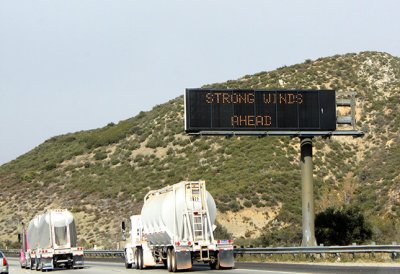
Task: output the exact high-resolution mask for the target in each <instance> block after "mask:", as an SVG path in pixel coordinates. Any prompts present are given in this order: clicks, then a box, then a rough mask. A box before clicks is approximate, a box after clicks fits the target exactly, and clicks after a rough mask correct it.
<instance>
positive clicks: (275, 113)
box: [185, 89, 336, 133]
mask: <svg viewBox="0 0 400 274" xmlns="http://www.w3.org/2000/svg"><path fill="white" fill-rule="evenodd" d="M185 112H186V115H185V119H186V121H185V130H186V132H188V133H196V132H201V131H333V130H336V93H335V91H334V90H232V89H221V90H217V89H186V94H185Z"/></svg>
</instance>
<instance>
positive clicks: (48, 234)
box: [26, 209, 84, 271]
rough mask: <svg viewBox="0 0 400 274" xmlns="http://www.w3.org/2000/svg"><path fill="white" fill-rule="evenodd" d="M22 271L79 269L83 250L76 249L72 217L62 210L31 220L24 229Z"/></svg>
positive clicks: (81, 263) (49, 211) (55, 210)
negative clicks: (24, 241)
mask: <svg viewBox="0 0 400 274" xmlns="http://www.w3.org/2000/svg"><path fill="white" fill-rule="evenodd" d="M26 236H27V241H28V247H29V249H28V252H27V253H29V260H27V265H26V267H29V268H30V269H34V268H35V269H36V270H42V271H45V270H51V269H54V268H57V267H66V268H83V266H84V264H83V248H81V247H77V237H76V228H75V221H74V217H73V215H72V214H71V212H69V211H68V210H66V209H53V210H48V211H46V212H45V213H44V214H42V215H38V216H36V217H35V218H33V219H32V220H31V221H30V223H29V226H28V229H27V235H26Z"/></svg>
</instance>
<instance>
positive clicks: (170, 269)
mask: <svg viewBox="0 0 400 274" xmlns="http://www.w3.org/2000/svg"><path fill="white" fill-rule="evenodd" d="M171 256H172V255H171V249H170V248H168V250H167V268H168V272H172V264H171V262H172V260H171Z"/></svg>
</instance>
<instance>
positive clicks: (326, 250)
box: [3, 244, 400, 259]
mask: <svg viewBox="0 0 400 274" xmlns="http://www.w3.org/2000/svg"><path fill="white" fill-rule="evenodd" d="M3 251H4V253H6V255H8V256H10V255H14V256H18V255H19V252H20V250H19V249H8V250H3ZM233 252H234V254H235V255H244V254H250V255H260V254H265V255H272V254H321V255H322V254H337V255H340V254H341V253H349V254H356V253H370V254H375V253H386V254H391V257H392V259H398V258H399V255H400V245H397V244H393V245H350V246H314V247H240V248H238V247H236V248H235V249H234V251H233ZM84 254H85V255H87V256H89V257H92V256H93V257H123V256H124V251H123V250H91V249H88V250H85V251H84Z"/></svg>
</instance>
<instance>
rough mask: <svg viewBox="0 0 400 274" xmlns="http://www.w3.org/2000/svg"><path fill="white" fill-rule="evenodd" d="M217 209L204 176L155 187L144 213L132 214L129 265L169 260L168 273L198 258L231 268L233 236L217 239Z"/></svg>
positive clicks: (139, 266)
mask: <svg viewBox="0 0 400 274" xmlns="http://www.w3.org/2000/svg"><path fill="white" fill-rule="evenodd" d="M216 213H217V209H216V206H215V202H214V199H213V198H212V196H211V195H210V193H208V192H207V191H206V186H205V182H204V181H196V182H180V183H178V184H175V185H172V186H167V187H165V188H162V189H159V190H154V191H150V192H149V193H148V194H147V195H146V196H145V198H144V205H143V208H142V211H141V215H133V216H131V218H130V221H131V231H130V235H131V237H130V240H131V241H130V243H128V244H126V246H125V266H126V267H127V268H132V266H133V265H134V266H135V268H136V269H143V268H145V267H149V266H155V265H157V264H164V265H165V266H166V267H167V268H168V271H169V272H176V271H177V270H181V269H191V268H192V264H193V261H200V262H204V263H208V264H209V265H210V267H211V268H212V269H220V268H232V267H233V266H234V259H233V245H232V240H215V239H214V236H213V231H214V228H215V225H214V223H215V218H216ZM122 229H123V231H124V230H125V224H124V223H123V224H122Z"/></svg>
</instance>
